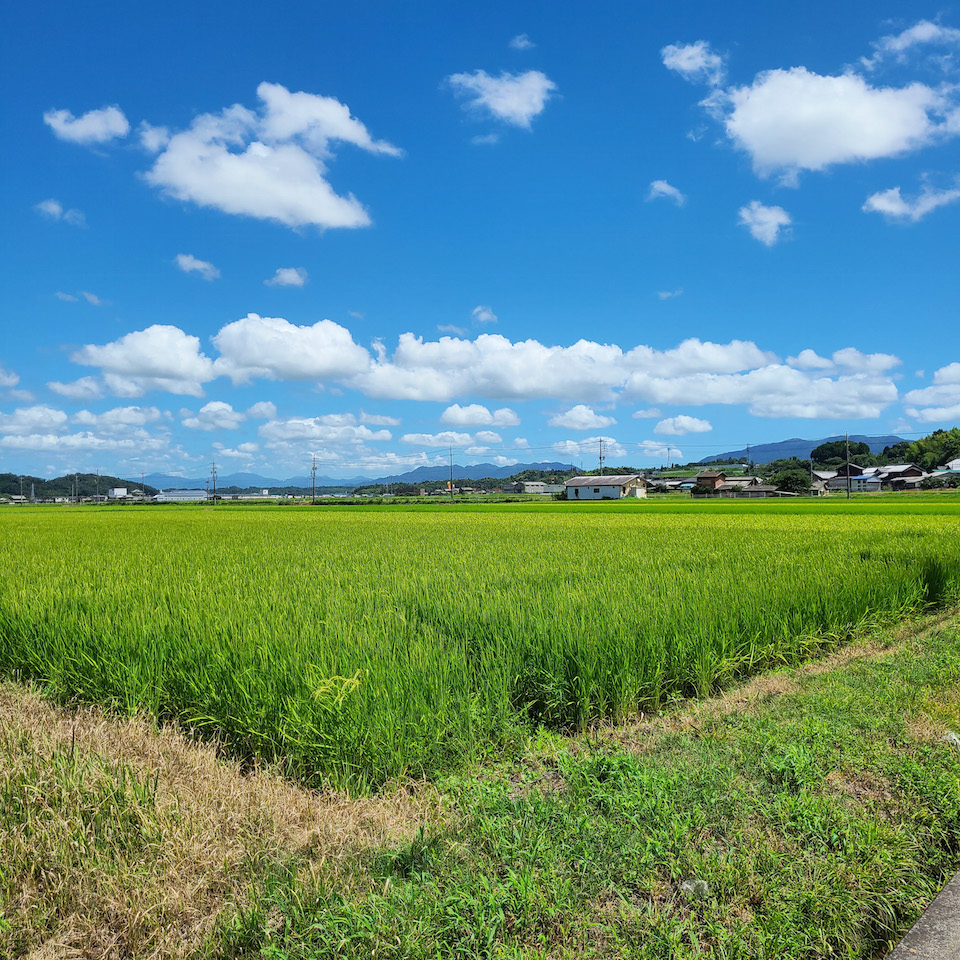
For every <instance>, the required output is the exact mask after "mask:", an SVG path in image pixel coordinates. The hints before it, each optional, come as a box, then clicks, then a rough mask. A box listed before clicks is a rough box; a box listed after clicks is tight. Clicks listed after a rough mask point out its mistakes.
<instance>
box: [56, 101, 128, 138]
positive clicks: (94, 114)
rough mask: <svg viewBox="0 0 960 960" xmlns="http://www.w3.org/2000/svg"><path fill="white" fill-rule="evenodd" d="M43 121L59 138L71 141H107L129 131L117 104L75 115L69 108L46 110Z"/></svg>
mask: <svg viewBox="0 0 960 960" xmlns="http://www.w3.org/2000/svg"><path fill="white" fill-rule="evenodd" d="M43 122H44V123H45V124H46V125H47V126H48V127H50V129H51V130H52V131H53V132H54V135H55V136H56V137H58V138H59V139H60V140H68V141H70V142H71V143H82V144H91V143H108V142H109V141H111V140H116V139H117V138H119V137H125V136H126V135H127V134H128V133H129V132H130V124H129V122H128V121H127V118H126V117H125V116H124V115H123V111H122V110H121V109H120V108H119V107H117V106H111V107H101V108H100V109H99V110H90V111H88V112H87V113H85V114H84V115H83V116H82V117H75V116H74V115H73V114H72V113H71V112H70V111H69V110H48V111H47V112H46V113H45V114H44V115H43Z"/></svg>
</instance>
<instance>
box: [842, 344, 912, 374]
mask: <svg viewBox="0 0 960 960" xmlns="http://www.w3.org/2000/svg"><path fill="white" fill-rule="evenodd" d="M833 362H834V363H835V364H836V365H837V366H838V367H847V368H848V369H850V370H854V371H856V372H857V373H871V374H876V373H883V372H884V371H886V370H890V369H891V368H893V367H897V366H899V365H900V358H899V357H895V356H894V355H893V354H892V353H862V352H861V351H860V350H858V349H857V348H856V347H844V348H843V349H842V350H835V351H834V352H833Z"/></svg>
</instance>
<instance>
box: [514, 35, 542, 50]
mask: <svg viewBox="0 0 960 960" xmlns="http://www.w3.org/2000/svg"><path fill="white" fill-rule="evenodd" d="M535 46H536V44H535V43H534V42H533V41H532V40H531V39H530V38H529V37H528V36H527V35H526V34H525V33H518V34H517V35H516V36H515V37H514V38H513V39H512V40H511V41H510V43H509V47H510V49H511V50H532V49H533V48H534V47H535Z"/></svg>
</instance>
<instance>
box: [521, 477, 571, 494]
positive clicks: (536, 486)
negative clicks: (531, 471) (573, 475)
mask: <svg viewBox="0 0 960 960" xmlns="http://www.w3.org/2000/svg"><path fill="white" fill-rule="evenodd" d="M563 489H564V487H563V484H562V483H546V482H544V481H543V480H521V481H520V482H519V483H517V484H514V492H515V493H563Z"/></svg>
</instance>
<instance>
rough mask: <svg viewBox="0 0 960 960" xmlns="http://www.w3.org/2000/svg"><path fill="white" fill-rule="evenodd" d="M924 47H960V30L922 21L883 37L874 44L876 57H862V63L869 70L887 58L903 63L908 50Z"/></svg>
mask: <svg viewBox="0 0 960 960" xmlns="http://www.w3.org/2000/svg"><path fill="white" fill-rule="evenodd" d="M923 45H930V46H947V47H960V30H957V29H955V28H954V27H944V26H941V25H940V24H939V23H933V22H932V21H930V20H920V21H918V22H917V23H915V24H913V26H911V27H907V28H906V29H905V30H902V31H901V32H900V33H898V34H893V35H890V36H886V37H881V38H880V39H879V40H878V41H877V42H876V43H875V44H874V48H875V50H876V53H875V54H874V56H872V57H861V60H860V62H861V63H862V64H863V65H864V66H865V67H866V68H867V69H868V70H873V69H874V68H875V67H876V66H877V65H878V64H879V63H880V61H882V60H883V59H885V58H887V57H891V56H892V57H894V58H895V59H896V60H898V61H901V62H902V61H904V60H905V59H906V56H905V55H906V53H907V51H908V50H913V49H915V48H916V47H919V46H923Z"/></svg>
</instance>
